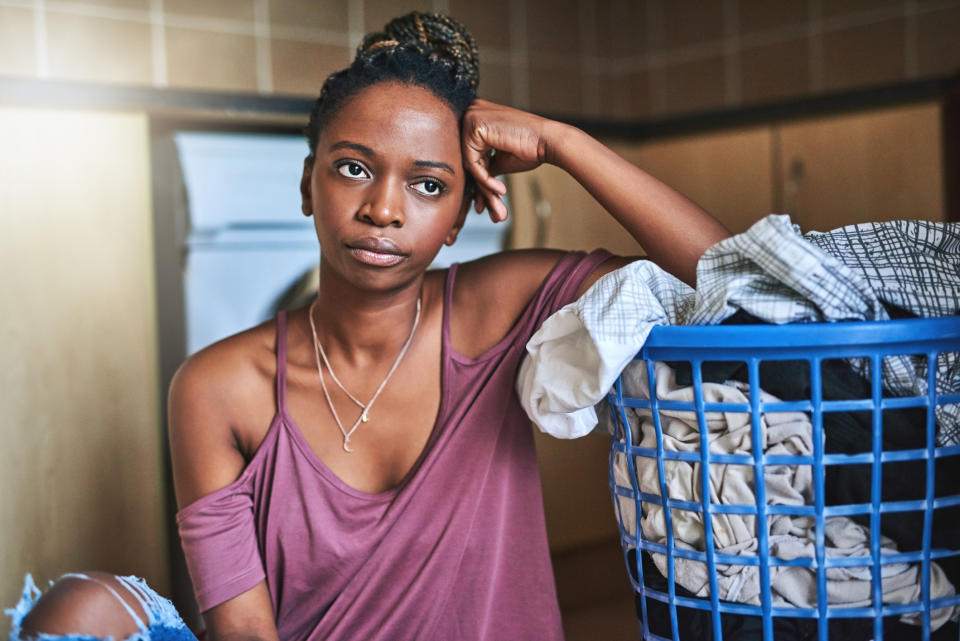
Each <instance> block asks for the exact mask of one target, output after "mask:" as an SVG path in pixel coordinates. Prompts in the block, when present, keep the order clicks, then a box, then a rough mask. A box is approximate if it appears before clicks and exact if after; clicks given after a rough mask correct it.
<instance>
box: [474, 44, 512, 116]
mask: <svg viewBox="0 0 960 641" xmlns="http://www.w3.org/2000/svg"><path fill="white" fill-rule="evenodd" d="M482 59H483V57H482V54H481V60H482ZM510 73H511V67H510V65H501V64H497V63H493V62H481V63H480V91H479V93H478V95H479V96H480V97H481V98H485V99H487V100H492V101H493V102H499V103H501V104H505V105H509V104H511V102H512V97H511V93H510V84H511V83H510Z"/></svg>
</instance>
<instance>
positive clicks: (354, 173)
mask: <svg viewBox="0 0 960 641" xmlns="http://www.w3.org/2000/svg"><path fill="white" fill-rule="evenodd" d="M337 172H338V173H339V174H340V175H341V176H346V177H347V178H363V177H364V176H366V175H367V171H366V170H365V169H364V168H363V165H361V164H359V163H355V162H345V163H343V164H342V165H340V166H338V167H337Z"/></svg>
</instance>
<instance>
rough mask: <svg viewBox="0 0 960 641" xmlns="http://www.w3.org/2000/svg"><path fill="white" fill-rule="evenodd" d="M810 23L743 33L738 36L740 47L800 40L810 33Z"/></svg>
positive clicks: (747, 47)
mask: <svg viewBox="0 0 960 641" xmlns="http://www.w3.org/2000/svg"><path fill="white" fill-rule="evenodd" d="M810 33H811V32H810V23H809V22H806V23H802V24H792V25H788V26H785V27H778V28H776V29H770V30H767V31H758V32H756V33H749V34H743V35H741V36H740V43H741V49H753V48H755V47H766V46H769V45H778V44H783V43H785V42H789V41H791V40H800V39H802V38H806V37H808V36H809V35H810Z"/></svg>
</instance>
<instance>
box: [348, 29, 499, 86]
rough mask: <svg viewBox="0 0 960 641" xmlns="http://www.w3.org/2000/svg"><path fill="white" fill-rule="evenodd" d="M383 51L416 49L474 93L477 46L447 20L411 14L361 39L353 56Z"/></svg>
mask: <svg viewBox="0 0 960 641" xmlns="http://www.w3.org/2000/svg"><path fill="white" fill-rule="evenodd" d="M385 48H386V49H391V50H392V49H397V48H403V49H416V50H417V51H419V52H420V53H422V54H424V55H426V56H428V57H430V58H432V59H434V60H437V61H438V62H441V63H442V64H443V65H444V66H446V67H447V68H448V69H449V70H450V72H451V73H452V74H453V76H454V78H456V79H457V80H458V81H461V82H463V83H465V84H467V85H468V86H469V87H470V88H471V89H473V91H474V92H476V90H477V86H478V85H479V84H480V70H479V56H478V53H477V43H476V41H475V40H474V39H473V36H472V35H470V32H469V31H467V29H466V27H464V26H463V25H462V24H460V23H459V22H457V21H456V20H454V19H453V18H451V17H450V16H446V15H443V14H441V13H420V12H419V11H413V12H411V13H408V14H406V15H404V16H400V17H399V18H394V19H393V20H391V21H390V22H388V23H387V24H386V25H385V26H384V27H383V31H380V32H374V33H370V34H368V35H367V36H366V37H364V39H363V42H362V43H361V44H360V47H359V49H358V50H357V56H358V57H365V56H371V55H373V54H375V53H377V52H380V51H382V50H383V49H385Z"/></svg>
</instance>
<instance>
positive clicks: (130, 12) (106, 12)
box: [46, 0, 150, 22]
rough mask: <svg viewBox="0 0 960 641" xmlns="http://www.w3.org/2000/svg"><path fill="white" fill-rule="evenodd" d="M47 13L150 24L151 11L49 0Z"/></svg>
mask: <svg viewBox="0 0 960 641" xmlns="http://www.w3.org/2000/svg"><path fill="white" fill-rule="evenodd" d="M46 6H47V11H50V12H53V13H66V14H70V15H75V16H90V17H94V18H106V19H108V20H126V21H128V22H149V21H150V11H149V10H143V9H122V8H120V7H101V6H98V5H91V4H86V3H83V2H63V1H62V0H48V1H47V2H46Z"/></svg>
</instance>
